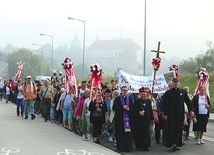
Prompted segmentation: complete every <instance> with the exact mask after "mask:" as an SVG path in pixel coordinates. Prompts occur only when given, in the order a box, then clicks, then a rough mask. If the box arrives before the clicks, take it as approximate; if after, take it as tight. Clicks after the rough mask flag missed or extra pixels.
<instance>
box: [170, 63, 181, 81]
mask: <svg viewBox="0 0 214 155" xmlns="http://www.w3.org/2000/svg"><path fill="white" fill-rule="evenodd" d="M178 69H179V68H178V66H177V65H175V64H174V65H172V66H170V67H169V71H173V74H174V77H175V78H178V77H179V73H178Z"/></svg>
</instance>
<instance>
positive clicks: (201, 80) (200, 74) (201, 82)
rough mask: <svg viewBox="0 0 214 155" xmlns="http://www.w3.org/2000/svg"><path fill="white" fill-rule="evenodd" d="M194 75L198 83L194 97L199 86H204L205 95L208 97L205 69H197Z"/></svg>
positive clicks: (207, 78)
mask: <svg viewBox="0 0 214 155" xmlns="http://www.w3.org/2000/svg"><path fill="white" fill-rule="evenodd" d="M196 75H197V78H198V83H197V86H196V88H195V93H194V95H197V94H198V93H199V87H200V86H205V87H206V92H207V95H208V96H209V74H208V72H207V70H206V68H199V69H198V71H197V74H196Z"/></svg>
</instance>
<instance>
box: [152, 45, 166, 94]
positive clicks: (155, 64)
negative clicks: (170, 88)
mask: <svg viewBox="0 0 214 155" xmlns="http://www.w3.org/2000/svg"><path fill="white" fill-rule="evenodd" d="M151 52H155V53H157V54H156V58H153V59H152V66H153V69H154V75H153V83H152V94H153V92H154V85H155V81H156V72H157V71H158V70H159V68H160V64H161V58H160V57H159V55H160V53H165V52H164V51H160V41H159V42H158V48H157V50H151Z"/></svg>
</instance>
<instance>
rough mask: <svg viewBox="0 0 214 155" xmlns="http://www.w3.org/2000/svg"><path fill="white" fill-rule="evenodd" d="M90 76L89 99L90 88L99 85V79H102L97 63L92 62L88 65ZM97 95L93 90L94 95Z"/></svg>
mask: <svg viewBox="0 0 214 155" xmlns="http://www.w3.org/2000/svg"><path fill="white" fill-rule="evenodd" d="M90 71H91V74H90V78H91V89H90V99H91V97H92V90H93V88H95V89H96V90H97V88H99V87H100V84H101V81H102V68H101V66H100V65H99V64H98V63H94V64H92V65H91V66H90ZM96 95H97V92H95V97H96Z"/></svg>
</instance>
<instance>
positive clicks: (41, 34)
mask: <svg viewBox="0 0 214 155" xmlns="http://www.w3.org/2000/svg"><path fill="white" fill-rule="evenodd" d="M40 36H48V37H51V38H52V52H51V71H53V36H52V35H49V34H43V33H40Z"/></svg>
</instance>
